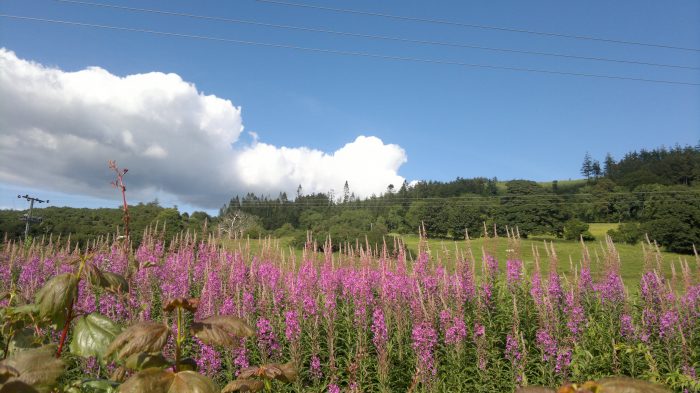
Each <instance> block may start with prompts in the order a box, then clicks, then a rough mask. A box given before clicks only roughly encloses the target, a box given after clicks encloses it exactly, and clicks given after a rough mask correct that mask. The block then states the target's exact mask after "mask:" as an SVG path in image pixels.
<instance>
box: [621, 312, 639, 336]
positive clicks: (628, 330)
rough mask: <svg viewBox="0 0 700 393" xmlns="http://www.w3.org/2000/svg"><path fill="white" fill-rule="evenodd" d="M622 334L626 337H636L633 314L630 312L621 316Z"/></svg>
mask: <svg viewBox="0 0 700 393" xmlns="http://www.w3.org/2000/svg"><path fill="white" fill-rule="evenodd" d="M620 335H621V336H622V337H624V338H634V337H635V335H636V330H635V328H634V323H633V322H632V316H631V315H629V314H622V315H621V316H620Z"/></svg>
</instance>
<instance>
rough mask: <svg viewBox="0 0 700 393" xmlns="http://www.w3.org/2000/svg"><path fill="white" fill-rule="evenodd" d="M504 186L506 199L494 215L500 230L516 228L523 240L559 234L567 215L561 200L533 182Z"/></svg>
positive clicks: (515, 181)
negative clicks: (529, 236)
mask: <svg viewBox="0 0 700 393" xmlns="http://www.w3.org/2000/svg"><path fill="white" fill-rule="evenodd" d="M506 186H507V192H506V195H505V196H504V197H503V198H502V199H501V204H500V206H499V207H498V210H497V213H496V222H497V224H498V226H499V227H500V228H502V229H505V227H506V226H508V227H511V228H515V227H517V228H518V230H519V231H520V234H521V235H522V236H524V237H527V236H528V235H544V234H553V235H557V236H560V235H561V234H562V232H563V230H564V222H565V220H566V218H567V212H566V211H565V210H564V209H563V208H562V205H561V203H562V200H561V197H559V196H557V195H554V194H552V193H551V192H550V191H549V190H547V189H545V188H544V187H542V186H540V185H539V184H537V183H535V182H533V181H528V180H513V181H509V182H508V183H506Z"/></svg>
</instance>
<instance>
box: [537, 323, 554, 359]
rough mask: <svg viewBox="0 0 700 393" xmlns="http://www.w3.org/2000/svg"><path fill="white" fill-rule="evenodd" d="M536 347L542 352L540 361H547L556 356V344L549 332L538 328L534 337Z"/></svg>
mask: <svg viewBox="0 0 700 393" xmlns="http://www.w3.org/2000/svg"><path fill="white" fill-rule="evenodd" d="M536 341H537V346H539V348H540V350H541V351H542V360H544V361H548V360H549V359H550V358H552V359H554V358H556V356H557V342H556V340H555V339H554V337H552V335H551V334H550V333H549V330H547V329H543V328H540V329H539V330H537V335H536Z"/></svg>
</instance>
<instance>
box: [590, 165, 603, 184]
mask: <svg viewBox="0 0 700 393" xmlns="http://www.w3.org/2000/svg"><path fill="white" fill-rule="evenodd" d="M602 172H603V171H601V169H600V162H599V161H598V160H595V161H593V164H591V175H593V178H594V179H596V180H598V178H599V177H600V175H601V174H602Z"/></svg>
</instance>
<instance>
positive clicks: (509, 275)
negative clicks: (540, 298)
mask: <svg viewBox="0 0 700 393" xmlns="http://www.w3.org/2000/svg"><path fill="white" fill-rule="evenodd" d="M522 275H523V262H522V261H520V260H518V259H513V260H508V261H506V281H507V283H508V288H510V289H514V288H516V287H518V286H520V280H521V279H522Z"/></svg>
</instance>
